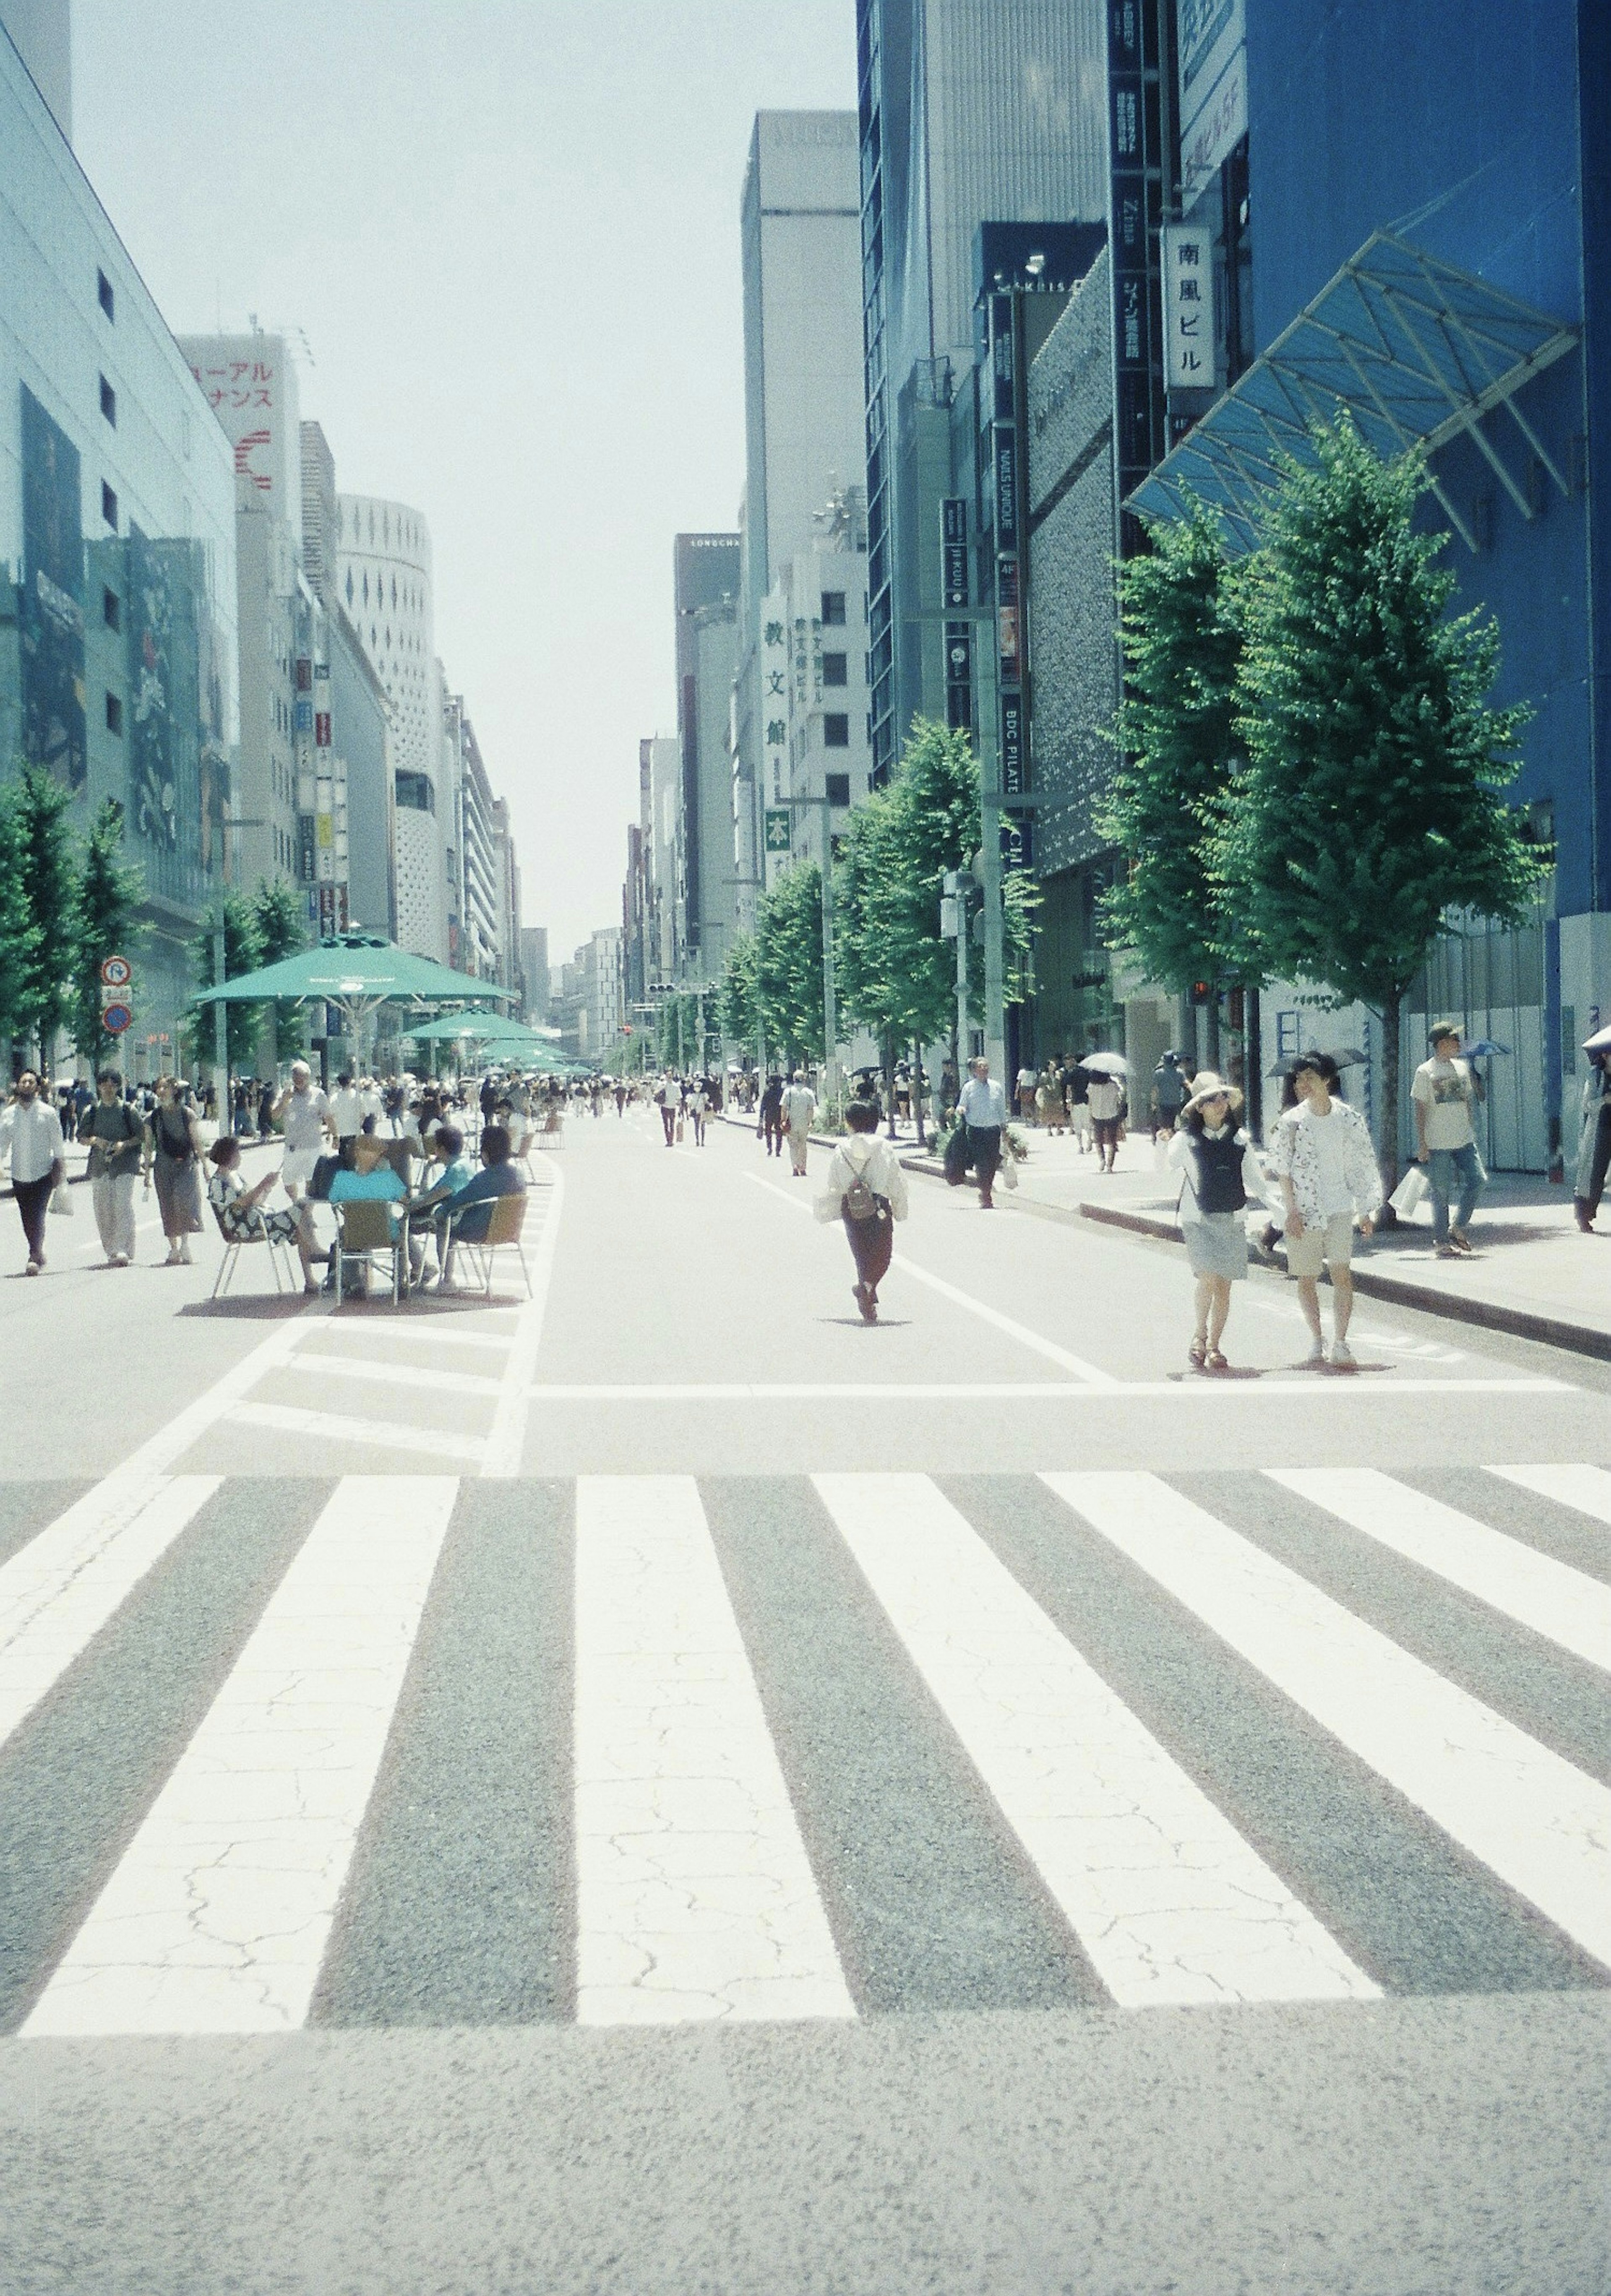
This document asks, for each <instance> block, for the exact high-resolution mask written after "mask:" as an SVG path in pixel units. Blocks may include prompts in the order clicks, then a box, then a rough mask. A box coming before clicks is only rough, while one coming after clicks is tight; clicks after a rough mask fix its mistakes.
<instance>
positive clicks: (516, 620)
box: [72, 0, 856, 965]
mask: <svg viewBox="0 0 1611 2296" xmlns="http://www.w3.org/2000/svg"><path fill="white" fill-rule="evenodd" d="M72 15H73V129H74V142H75V144H76V146H77V149H78V158H79V160H80V162H81V163H82V165H83V167H84V168H85V171H86V174H87V175H88V176H89V179H90V181H91V183H92V184H94V185H95V190H96V192H97V193H98V194H99V195H100V198H101V200H102V202H103V205H104V206H105V208H106V209H107V211H108V213H109V215H110V216H111V220H112V222H113V224H114V225H115V226H116V227H117V229H118V231H119V234H121V236H122V238H123V241H124V243H125V244H126V246H127V249H128V250H129V253H130V254H131V256H132V257H133V258H134V260H135V262H136V265H137V266H138V267H139V269H140V272H141V274H142V275H143V276H144V280H145V282H146V284H147V285H148V286H149V288H150V289H151V291H152V294H153V295H154V296H155V298H156V300H157V303H158V306H159V307H160V309H161V311H162V314H163V316H164V317H165V318H166V319H167V321H168V324H169V326H170V327H171V328H172V329H173V331H174V332H175V333H176V334H185V333H190V332H211V331H215V330H216V329H218V327H219V326H220V325H221V326H222V327H223V328H224V329H225V330H231V329H235V330H239V329H243V328H244V327H245V326H246V324H248V321H249V319H250V317H251V315H253V314H255V315H256V317H257V320H258V322H259V324H260V325H262V326H263V327H264V328H265V329H267V330H268V331H269V332H275V331H277V330H284V331H285V332H291V331H292V330H293V329H298V328H300V330H301V331H302V332H303V334H304V335H305V336H306V338H307V342H308V349H309V352H310V353H311V364H308V363H304V364H303V365H302V366H301V369H300V374H299V389H300V398H301V411H302V414H303V415H304V416H305V417H313V418H316V420H317V421H318V422H321V423H322V424H323V426H324V429H325V436H326V438H327V439H329V441H330V446H331V449H332V452H333V455H334V456H335V464H336V483H337V485H338V486H339V487H341V488H342V489H343V490H345V491H349V492H351V493H354V494H373V495H385V496H392V497H394V498H396V499H397V500H399V501H402V502H406V503H408V504H412V505H413V506H414V507H415V509H417V510H419V511H421V512H423V513H424V516H425V519H426V521H428V523H429V525H430V528H431V533H432V545H433V552H434V561H435V569H434V588H435V611H436V639H437V651H438V652H439V653H440V655H441V658H442V660H443V663H444V666H445V668H446V671H447V675H448V682H449V685H450V687H451V688H452V689H453V690H454V691H456V692H459V693H463V694H464V699H465V702H466V706H467V708H468V709H469V712H470V716H471V717H472V719H473V722H474V725H475V729H476V734H477V737H478V739H479V741H480V742H481V754H482V756H483V757H484V758H485V759H486V762H487V767H488V771H489V774H490V775H491V778H492V784H493V788H494V790H495V791H496V792H497V793H499V794H501V795H504V796H506V797H507V798H508V799H509V801H510V805H511V808H512V810H513V813H514V830H515V837H516V840H517V843H518V846H519V849H520V860H521V869H522V907H523V911H524V918H525V922H527V923H528V924H546V925H547V927H548V928H549V954H550V959H551V962H552V963H554V964H555V965H557V964H559V962H560V961H561V960H562V958H564V957H567V956H569V955H570V954H571V950H572V948H573V947H575V946H576V945H577V944H578V943H579V942H580V941H581V940H583V939H586V938H587V936H588V933H589V932H590V931H592V930H593V928H594V927H595V926H596V925H604V924H612V923H617V922H619V921H620V916H621V877H622V874H623V873H624V868H625V858H626V827H627V824H628V822H629V820H630V819H632V818H633V817H634V816H635V815H636V812H637V743H638V741H639V738H640V737H641V736H642V735H644V734H653V733H655V732H659V731H670V730H673V729H674V728H675V726H676V700H675V693H674V684H673V674H672V660H671V639H672V613H671V537H672V536H673V535H674V534H676V533H678V532H680V531H683V530H685V529H701V528H716V529H725V528H730V527H732V526H733V525H735V524H736V517H737V509H738V503H739V497H740V495H741V492H742V490H743V486H744V350H743V322H742V303H741V294H740V283H739V248H738V201H739V193H740V189H741V187H742V184H743V181H744V160H745V157H746V154H747V152H748V148H749V138H750V128H751V124H752V119H753V116H754V114H755V112H756V111H761V110H794V109H798V110H806V111H810V110H818V109H837V108H842V109H845V110H850V109H851V108H853V106H854V104H855V100H856V93H855V6H854V0H73V10H72Z"/></svg>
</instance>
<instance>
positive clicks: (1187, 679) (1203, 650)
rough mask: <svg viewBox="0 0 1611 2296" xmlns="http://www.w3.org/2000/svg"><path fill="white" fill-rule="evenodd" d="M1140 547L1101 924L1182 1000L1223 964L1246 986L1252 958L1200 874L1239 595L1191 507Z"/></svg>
mask: <svg viewBox="0 0 1611 2296" xmlns="http://www.w3.org/2000/svg"><path fill="white" fill-rule="evenodd" d="M1150 540H1151V543H1152V551H1151V553H1150V555H1148V556H1147V557H1143V558H1135V559H1131V560H1130V561H1129V562H1127V563H1126V564H1125V565H1124V566H1123V567H1122V570H1121V572H1120V578H1119V628H1120V636H1121V641H1122V646H1123V652H1124V693H1123V698H1122V702H1121V705H1120V709H1119V715H1118V720H1117V724H1116V726H1115V728H1114V739H1115V741H1116V742H1117V744H1118V747H1119V750H1120V758H1119V762H1118V764H1117V766H1116V767H1115V769H1114V775H1113V779H1112V781H1111V783H1109V786H1108V791H1107V795H1106V802H1105V806H1104V809H1103V812H1102V814H1101V815H1100V816H1099V818H1098V824H1097V825H1098V828H1099V830H1100V832H1101V834H1103V835H1104V836H1106V837H1107V838H1108V839H1110V840H1111V841H1112V842H1113V843H1114V845H1116V846H1117V847H1118V848H1119V849H1120V850H1121V851H1122V854H1123V855H1124V857H1125V865H1126V868H1125V874H1124V876H1123V877H1122V879H1121V880H1120V881H1119V882H1118V883H1117V884H1116V885H1115V886H1114V888H1113V889H1112V890H1111V891H1110V892H1108V893H1107V894H1106V895H1105V896H1104V897H1103V900H1102V915H1103V921H1104V923H1105V925H1106V931H1107V935H1108V939H1109V940H1110V942H1111V944H1112V945H1113V946H1114V947H1119V948H1123V949H1127V950H1132V951H1133V952H1134V954H1135V955H1136V956H1137V958H1138V960H1139V963H1140V965H1141V967H1142V969H1143V971H1144V972H1146V973H1147V977H1148V978H1149V979H1150V980H1155V981H1157V982H1158V983H1159V985H1160V986H1161V987H1163V988H1168V989H1171V990H1172V991H1174V992H1175V994H1177V995H1185V994H1187V993H1188V992H1189V991H1190V989H1191V988H1192V987H1193V986H1194V984H1195V983H1196V982H1198V981H1201V980H1214V979H1215V978H1216V976H1217V975H1218V974H1219V972H1221V969H1222V968H1225V967H1229V969H1230V970H1231V971H1232V972H1235V973H1236V974H1237V975H1238V976H1239V977H1240V978H1241V979H1243V980H1256V979H1258V977H1259V964H1258V957H1257V953H1256V950H1255V949H1254V948H1253V946H1252V944H1251V943H1250V942H1249V939H1248V937H1247V935H1246V934H1245V932H1244V931H1242V930H1241V925H1240V919H1239V916H1238V914H1237V908H1236V906H1235V905H1234V903H1232V902H1231V901H1230V900H1229V898H1227V892H1226V889H1225V888H1224V886H1223V885H1221V883H1219V882H1217V881H1216V880H1215V877H1214V875H1213V872H1212V853H1213V847H1214V840H1216V838H1217V837H1218V836H1219V835H1220V834H1221V832H1222V831H1223V829H1224V826H1225V807H1226V803H1227V799H1228V797H1229V791H1230V787H1231V782H1232V777H1233V775H1234V774H1235V772H1236V769H1237V764H1238V762H1239V758H1240V755H1241V748H1242V742H1241V738H1240V735H1239V733H1238V729H1237V708H1238V699H1237V675H1238V670H1239V668H1240V663H1241V656H1242V631H1241V623H1240V616H1239V613H1238V610H1237V594H1238V582H1237V576H1236V573H1235V572H1234V570H1233V569H1232V567H1231V565H1230V563H1229V560H1228V559H1227V556H1226V553H1225V545H1224V537H1223V533H1222V531H1221V527H1220V524H1219V521H1218V520H1217V519H1215V518H1214V517H1213V516H1212V513H1211V512H1209V511H1208V510H1207V509H1206V508H1205V507H1204V505H1203V504H1201V503H1194V504H1192V505H1191V508H1190V510H1189V512H1188V516H1187V517H1185V518H1184V519H1181V520H1179V521H1174V522H1166V521H1160V522H1159V523H1158V524H1157V525H1155V527H1154V528H1153V529H1151V533H1150ZM1244 579H1245V574H1244Z"/></svg>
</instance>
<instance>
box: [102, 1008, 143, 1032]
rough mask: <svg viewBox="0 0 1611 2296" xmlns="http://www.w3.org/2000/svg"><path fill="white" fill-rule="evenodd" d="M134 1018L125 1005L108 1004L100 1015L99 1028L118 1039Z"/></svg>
mask: <svg viewBox="0 0 1611 2296" xmlns="http://www.w3.org/2000/svg"><path fill="white" fill-rule="evenodd" d="M134 1017H135V1016H134V1014H133V1013H131V1012H130V1011H129V1009H128V1006H127V1005H108V1006H107V1007H106V1010H105V1011H104V1012H103V1013H102V1015H101V1026H102V1027H103V1029H105V1030H106V1031H107V1033H108V1035H109V1036H113V1037H120V1036H121V1035H122V1034H123V1031H124V1029H127V1027H129V1025H130V1024H131V1022H132V1021H133V1020H134Z"/></svg>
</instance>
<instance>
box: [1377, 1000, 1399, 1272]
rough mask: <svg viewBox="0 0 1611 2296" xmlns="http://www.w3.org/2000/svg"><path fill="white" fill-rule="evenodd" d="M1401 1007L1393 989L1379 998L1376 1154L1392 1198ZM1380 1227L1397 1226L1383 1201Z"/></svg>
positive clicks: (1395, 1177) (1395, 1168)
mask: <svg viewBox="0 0 1611 2296" xmlns="http://www.w3.org/2000/svg"><path fill="white" fill-rule="evenodd" d="M1403 1005H1404V997H1403V992H1402V990H1401V989H1398V988H1395V989H1393V991H1392V993H1391V994H1390V995H1389V996H1384V997H1383V999H1382V1099H1381V1110H1380V1118H1379V1122H1378V1126H1377V1160H1378V1161H1379V1162H1380V1164H1381V1167H1382V1193H1383V1195H1384V1196H1390V1195H1392V1193H1393V1190H1394V1189H1395V1188H1396V1187H1397V1186H1398V1184H1399V1039H1400V1037H1401V1033H1402V1030H1401V1016H1402V1013H1403ZM1381 1225H1382V1226H1384V1227H1396V1226H1398V1214H1397V1213H1396V1212H1395V1211H1394V1210H1393V1206H1392V1205H1391V1204H1389V1203H1386V1202H1384V1204H1383V1206H1382V1214H1381Z"/></svg>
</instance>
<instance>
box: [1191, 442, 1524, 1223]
mask: <svg viewBox="0 0 1611 2296" xmlns="http://www.w3.org/2000/svg"><path fill="white" fill-rule="evenodd" d="M1314 441H1315V447H1316V451H1317V455H1318V457H1319V460H1318V463H1317V466H1316V467H1315V468H1313V469H1302V468H1299V467H1298V466H1296V465H1293V466H1291V467H1290V468H1289V469H1288V471H1287V472H1286V477H1285V479H1284V480H1283V483H1282V486H1281V488H1280V491H1279V494H1278V496H1277V498H1276V500H1275V503H1274V504H1273V507H1272V510H1271V512H1270V523H1269V527H1268V530H1267V537H1266V543H1265V547H1264V549H1263V550H1262V552H1261V553H1260V557H1259V561H1258V564H1257V568H1256V570H1255V572H1254V576H1253V579H1252V580H1251V581H1250V582H1249V584H1248V586H1247V589H1246V593H1245V601H1246V604H1245V643H1244V649H1243V656H1242V668H1241V693H1242V701H1241V707H1240V711H1239V715H1238V726H1239V730H1240V732H1241V735H1242V739H1243V741H1244V742H1245V748H1246V764H1245V767H1244V768H1243V770H1242V771H1241V772H1240V773H1239V774H1238V775H1237V783H1236V787H1235V791H1234V796H1233V801H1232V802H1231V803H1230V804H1229V806H1228V807H1227V808H1226V809H1225V813H1224V816H1223V825H1222V829H1221V835H1220V837H1219V839H1218V840H1217V845H1216V853H1215V863H1214V868H1215V874H1216V876H1217V878H1218V879H1219V881H1220V882H1221V885H1222V886H1223V888H1224V891H1225V896H1226V898H1227V900H1228V902H1229V903H1232V904H1234V905H1236V906H1237V909H1238V911H1239V913H1240V914H1242V915H1243V916H1244V917H1245V920H1246V922H1247V924H1248V926H1249V927H1250V929H1251V931H1253V934H1254V935H1255V936H1256V938H1257V940H1258V942H1259V944H1260V946H1261V947H1262V949H1263V950H1264V951H1265V952H1266V956H1267V961H1268V964H1269V965H1270V970H1271V971H1275V970H1277V969H1278V970H1279V971H1280V972H1284V973H1286V974H1289V975H1291V976H1293V977H1295V978H1301V979H1307V980H1313V981H1316V982H1319V983H1323V984H1324V985H1325V987H1326V988H1328V989H1329V990H1330V991H1331V992H1332V993H1333V995H1334V996H1335V997H1336V1001H1337V1002H1338V1003H1339V1004H1343V1003H1346V1002H1348V1001H1350V1000H1351V999H1353V998H1355V997H1357V998H1358V999H1359V1000H1360V1002H1361V1003H1362V1004H1365V1005H1369V1006H1370V1007H1371V1008H1372V1009H1373V1010H1374V1011H1376V1012H1377V1013H1379V1014H1380V1016H1381V1020H1382V1028H1383V1063H1382V1065H1383V1078H1382V1087H1383V1089H1382V1115H1381V1127H1380V1129H1381V1138H1380V1141H1379V1143H1378V1146H1379V1148H1380V1151H1381V1155H1382V1161H1383V1166H1384V1169H1385V1174H1386V1177H1387V1184H1388V1186H1389V1188H1390V1189H1391V1187H1392V1186H1393V1182H1394V1180H1395V1179H1396V1177H1397V1174H1398V1141H1399V1123H1400V1104H1399V1089H1400V1079H1399V1039H1400V1022H1401V1013H1402V1010H1403V1004H1404V998H1405V996H1406V995H1407V993H1408V991H1409V989H1410V985H1411V983H1412V982H1413V980H1414V979H1415V976H1416V974H1417V973H1418V972H1419V971H1420V969H1421V967H1422V965H1423V964H1425V963H1426V957H1427V955H1428V954H1429V952H1430V951H1431V949H1432V947H1433V945H1434V942H1435V941H1436V940H1437V939H1439V937H1440V936H1441V935H1442V934H1443V933H1444V932H1446V931H1448V930H1449V919H1450V914H1451V912H1452V911H1456V910H1460V909H1467V910H1472V911H1475V912H1476V913H1477V914H1481V915H1484V916H1488V917H1492V918H1493V919H1495V920H1496V921H1497V922H1501V923H1504V924H1509V925H1516V924H1519V923H1520V922H1522V921H1523V920H1524V918H1525V916H1526V915H1527V914H1528V911H1529V908H1530V906H1531V904H1532V902H1533V898H1534V895H1535V891H1536V889H1537V887H1538V884H1539V882H1540V880H1541V878H1542V877H1543V876H1544V875H1545V873H1547V871H1548V869H1549V854H1548V853H1547V852H1543V851H1541V850H1540V849H1539V848H1538V846H1537V845H1536V844H1534V843H1533V842H1532V841H1530V840H1529V837H1528V834H1527V829H1526V824H1525V817H1524V816H1522V815H1521V814H1520V813H1519V812H1517V811H1516V810H1515V809H1513V808H1510V807H1508V806H1507V805H1506V803H1505V802H1504V799H1503V795H1502V792H1503V791H1505V790H1506V789H1507V788H1508V786H1509V784H1510V783H1511V782H1512V781H1513V780H1514V779H1515V777H1516V773H1517V771H1518V770H1519V759H1518V758H1517V757H1516V742H1517V740H1518V738H1519V735H1520V734H1521V730H1522V727H1523V726H1524V725H1525V723H1526V721H1527V718H1528V717H1529V716H1530V714H1531V713H1530V711H1529V710H1528V709H1526V708H1525V706H1523V707H1516V708H1512V709H1493V708H1492V707H1491V706H1490V703H1489V701H1488V696H1489V694H1490V693H1491V692H1492V686H1493V683H1494V680H1495V677H1496V676H1497V675H1498V671H1499V662H1500V637H1499V631H1498V628H1497V627H1496V625H1495V624H1494V622H1493V621H1492V619H1489V618H1486V617H1484V616H1483V615H1481V614H1479V613H1475V612H1472V613H1465V614H1459V615H1451V614H1450V613H1449V612H1448V611H1447V610H1448V608H1449V605H1450V603H1451V599H1452V598H1453V596H1454V594H1455V591H1456V588H1457V583H1456V579H1455V577H1454V575H1453V574H1452V573H1451V571H1450V570H1448V569H1447V568H1445V567H1442V566H1440V565H1439V564H1438V563H1437V560H1438V557H1439V553H1440V552H1441V551H1442V549H1443V545H1444V544H1445V542H1446V541H1447V539H1448V537H1447V536H1446V535H1437V534H1422V533H1418V532H1417V531H1416V529H1415V527H1414V524H1413V520H1414V515H1415V510H1416V505H1417V504H1418V500H1419V499H1420V496H1421V495H1422V494H1423V493H1424V491H1425V490H1426V485H1427V480H1426V473H1425V471H1424V470H1423V469H1422V467H1421V466H1420V464H1419V463H1418V462H1417V461H1416V460H1414V459H1410V458H1407V459H1405V460H1404V461H1401V462H1399V463H1382V462H1380V461H1379V460H1378V459H1377V456H1376V455H1373V454H1372V453H1371V451H1370V449H1369V447H1367V446H1366V444H1365V443H1364V441H1363V440H1362V439H1360V435H1359V433H1358V431H1357V430H1356V429H1355V427H1354V425H1353V423H1352V421H1351V420H1349V419H1347V418H1346V417H1344V419H1343V420H1342V421H1340V422H1337V423H1336V424H1335V425H1334V426H1332V427H1331V428H1329V429H1319V430H1316V432H1315V434H1314Z"/></svg>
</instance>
